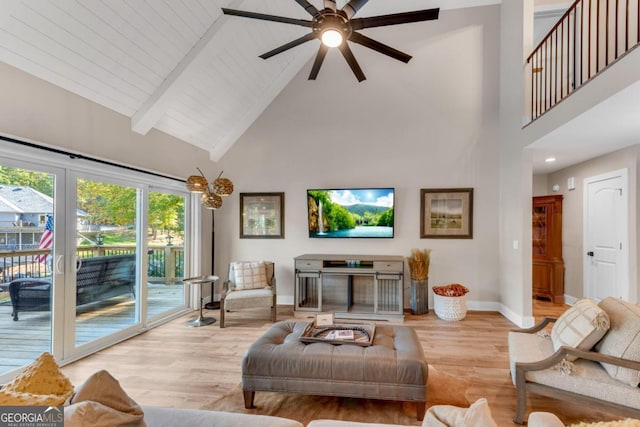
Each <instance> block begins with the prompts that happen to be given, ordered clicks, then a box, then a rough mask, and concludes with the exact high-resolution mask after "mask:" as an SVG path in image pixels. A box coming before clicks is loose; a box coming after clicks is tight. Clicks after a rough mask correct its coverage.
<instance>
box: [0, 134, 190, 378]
mask: <svg viewBox="0 0 640 427" xmlns="http://www.w3.org/2000/svg"><path fill="white" fill-rule="evenodd" d="M1 145H2V143H1V142H0V146H1ZM16 157H17V158H6V157H3V156H0V384H1V383H3V382H6V381H7V380H8V379H9V378H11V377H12V375H13V374H14V373H15V372H16V371H17V370H18V369H19V368H21V367H22V366H24V365H26V364H28V363H30V362H31V361H33V360H34V359H35V358H36V357H37V356H38V355H40V354H41V353H42V352H44V351H48V352H52V353H53V354H54V356H55V357H56V359H57V360H58V361H61V362H64V361H65V360H72V359H75V358H78V357H81V356H84V355H87V354H91V353H92V352H94V351H97V350H98V349H100V348H104V347H106V346H108V345H111V344H114V343H116V342H118V341H121V340H123V339H126V338H128V337H130V336H133V335H135V334H137V333H140V332H141V331H143V330H145V329H146V328H149V327H152V326H154V325H156V324H160V323H162V322H164V321H166V320H168V319H170V318H171V317H175V316H178V315H180V314H182V313H184V312H185V311H186V310H187V309H188V307H187V301H188V298H187V295H186V293H185V292H186V290H185V287H184V286H183V284H182V279H183V278H184V274H185V260H188V259H189V256H188V251H186V250H185V249H186V248H188V247H189V246H188V243H189V242H187V241H185V240H187V239H186V236H187V235H188V231H189V224H190V223H189V221H188V220H187V218H188V217H189V211H188V206H189V205H188V203H187V201H188V200H189V198H188V197H189V195H188V193H187V192H186V191H185V190H184V187H183V184H182V183H179V182H176V183H174V182H171V181H170V180H167V179H158V178H157V177H146V176H144V175H143V174H140V173H138V174H136V173H123V172H122V171H121V170H114V169H115V168H113V167H106V166H105V167H102V168H96V167H87V166H86V165H78V167H74V166H76V165H75V164H73V165H71V166H69V167H66V165H65V164H64V162H65V160H64V159H63V160H61V161H60V162H58V163H60V164H57V163H56V162H51V163H53V164H55V165H56V166H55V167H52V166H49V165H47V164H46V161H45V160H41V163H36V162H29V161H26V160H24V159H21V158H19V157H20V156H16ZM66 161H67V162H70V161H69V160H66ZM91 166H94V165H91Z"/></svg>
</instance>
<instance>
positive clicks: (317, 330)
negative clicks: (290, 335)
mask: <svg viewBox="0 0 640 427" xmlns="http://www.w3.org/2000/svg"><path fill="white" fill-rule="evenodd" d="M375 333H376V325H375V323H370V322H336V323H333V324H332V325H323V326H317V324H316V322H315V321H313V322H311V323H309V325H307V327H306V328H305V330H304V331H303V332H302V334H301V335H300V341H302V342H305V343H314V342H326V343H329V344H355V345H359V346H362V347H369V346H370V345H371V344H373V337H374V335H375Z"/></svg>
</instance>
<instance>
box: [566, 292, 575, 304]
mask: <svg viewBox="0 0 640 427" xmlns="http://www.w3.org/2000/svg"><path fill="white" fill-rule="evenodd" d="M576 301H578V298H576V297H572V296H571V295H567V294H564V303H565V304H569V305H573V304H575V303H576Z"/></svg>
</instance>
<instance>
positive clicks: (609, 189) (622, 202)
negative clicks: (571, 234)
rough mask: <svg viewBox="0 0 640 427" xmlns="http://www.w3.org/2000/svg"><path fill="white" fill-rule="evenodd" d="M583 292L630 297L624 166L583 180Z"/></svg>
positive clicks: (596, 297) (600, 296)
mask: <svg viewBox="0 0 640 427" xmlns="http://www.w3.org/2000/svg"><path fill="white" fill-rule="evenodd" d="M584 184H585V185H584V189H585V192H584V254H583V257H584V258H583V259H584V263H583V265H584V295H585V297H586V298H590V299H593V300H594V301H600V300H602V299H604V298H606V297H608V296H613V297H615V298H621V299H623V300H626V301H629V300H630V297H631V295H630V291H629V270H628V265H629V244H628V238H627V236H628V228H629V190H628V171H627V170H626V169H623V170H619V171H615V172H611V173H607V174H603V175H599V176H595V177H591V178H586V179H585V181H584Z"/></svg>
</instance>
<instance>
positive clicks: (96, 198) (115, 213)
mask: <svg viewBox="0 0 640 427" xmlns="http://www.w3.org/2000/svg"><path fill="white" fill-rule="evenodd" d="M136 196H137V190H136V189H135V188H131V187H123V186H121V185H116V184H107V183H104V182H96V181H87V180H83V179H79V180H78V196H77V197H78V208H79V209H81V210H82V211H84V213H85V214H86V218H85V219H87V220H89V223H90V224H95V225H117V226H120V227H124V226H126V225H130V224H132V223H133V222H134V221H135V219H136Z"/></svg>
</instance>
